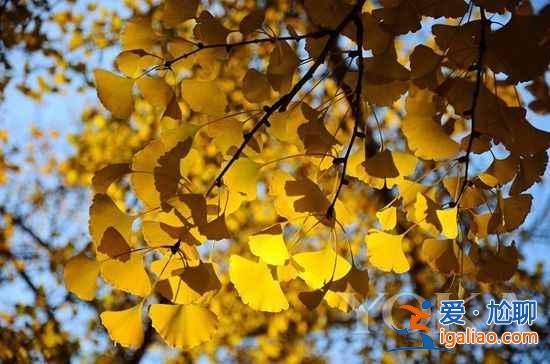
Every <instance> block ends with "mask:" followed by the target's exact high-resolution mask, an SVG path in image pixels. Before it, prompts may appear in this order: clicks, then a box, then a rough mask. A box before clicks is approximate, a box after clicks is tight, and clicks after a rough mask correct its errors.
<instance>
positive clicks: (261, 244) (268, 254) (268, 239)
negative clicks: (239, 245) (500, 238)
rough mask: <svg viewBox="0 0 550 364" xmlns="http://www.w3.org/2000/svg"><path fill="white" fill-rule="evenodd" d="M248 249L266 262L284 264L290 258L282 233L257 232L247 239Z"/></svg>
mask: <svg viewBox="0 0 550 364" xmlns="http://www.w3.org/2000/svg"><path fill="white" fill-rule="evenodd" d="M248 246H249V247H250V251H251V252H252V254H254V255H255V256H257V257H260V258H261V259H262V260H263V261H264V262H266V263H267V264H272V265H284V264H285V262H286V260H287V259H288V258H290V255H289V254H288V250H287V247H286V244H285V239H284V238H283V234H275V235H272V234H258V235H252V236H250V237H249V239H248Z"/></svg>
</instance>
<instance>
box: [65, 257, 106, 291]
mask: <svg viewBox="0 0 550 364" xmlns="http://www.w3.org/2000/svg"><path fill="white" fill-rule="evenodd" d="M98 274H99V263H98V262H97V261H95V260H93V259H90V258H88V257H86V255H84V253H80V254H77V255H75V256H74V257H72V258H71V259H69V261H68V262H67V264H66V265H65V269H64V270H63V279H64V281H65V286H66V287H67V289H68V290H69V291H70V292H72V293H74V294H75V295H76V296H77V297H78V298H80V299H81V300H86V301H89V300H93V299H94V297H95V292H96V290H97V276H98Z"/></svg>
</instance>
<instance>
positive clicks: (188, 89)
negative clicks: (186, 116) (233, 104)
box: [181, 80, 227, 116]
mask: <svg viewBox="0 0 550 364" xmlns="http://www.w3.org/2000/svg"><path fill="white" fill-rule="evenodd" d="M181 96H182V97H183V99H184V100H185V102H187V103H188V104H189V107H190V108H191V109H192V110H193V111H196V112H200V113H204V114H207V115H212V116H220V115H223V113H224V111H225V108H226V106H227V97H226V95H225V92H223V91H222V89H221V88H220V87H219V86H218V84H217V82H216V81H200V80H183V81H181Z"/></svg>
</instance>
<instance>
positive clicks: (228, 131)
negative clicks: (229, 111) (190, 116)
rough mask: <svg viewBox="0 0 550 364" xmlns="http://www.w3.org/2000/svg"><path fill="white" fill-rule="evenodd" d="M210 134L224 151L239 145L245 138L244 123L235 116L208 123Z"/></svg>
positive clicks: (217, 145) (226, 151) (220, 149)
mask: <svg viewBox="0 0 550 364" xmlns="http://www.w3.org/2000/svg"><path fill="white" fill-rule="evenodd" d="M208 135H210V136H211V137H212V139H213V142H214V144H215V145H216V147H218V149H219V151H220V152H222V153H228V151H229V149H230V148H231V147H233V146H237V145H239V144H240V143H241V142H242V139H243V125H242V124H241V123H240V122H239V121H238V120H237V119H235V118H227V119H223V120H220V121H219V122H216V123H212V124H210V125H208Z"/></svg>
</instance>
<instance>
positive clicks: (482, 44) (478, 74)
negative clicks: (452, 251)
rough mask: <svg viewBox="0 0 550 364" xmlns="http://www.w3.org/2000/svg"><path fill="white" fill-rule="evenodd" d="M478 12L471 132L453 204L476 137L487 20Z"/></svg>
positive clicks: (460, 193) (463, 186)
mask: <svg viewBox="0 0 550 364" xmlns="http://www.w3.org/2000/svg"><path fill="white" fill-rule="evenodd" d="M479 10H480V13H481V25H480V27H481V29H480V35H479V52H478V57H477V64H476V65H475V66H476V83H475V87H474V93H473V96H472V106H471V108H470V110H469V113H470V114H471V118H472V130H471V132H470V137H469V139H468V147H467V149H466V155H465V156H464V159H465V165H464V178H463V182H462V186H461V188H460V192H459V193H458V196H457V198H456V201H455V204H457V203H459V202H460V198H461V197H462V194H463V193H464V191H465V189H466V187H467V186H468V184H469V183H470V182H469V179H468V170H469V168H470V155H471V153H472V147H473V143H474V138H476V137H477V132H476V108H477V103H478V99H479V92H480V90H481V82H482V77H483V58H484V55H485V49H486V47H487V40H486V35H485V28H486V25H487V18H486V17H485V10H484V9H483V7H480V8H479Z"/></svg>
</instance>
